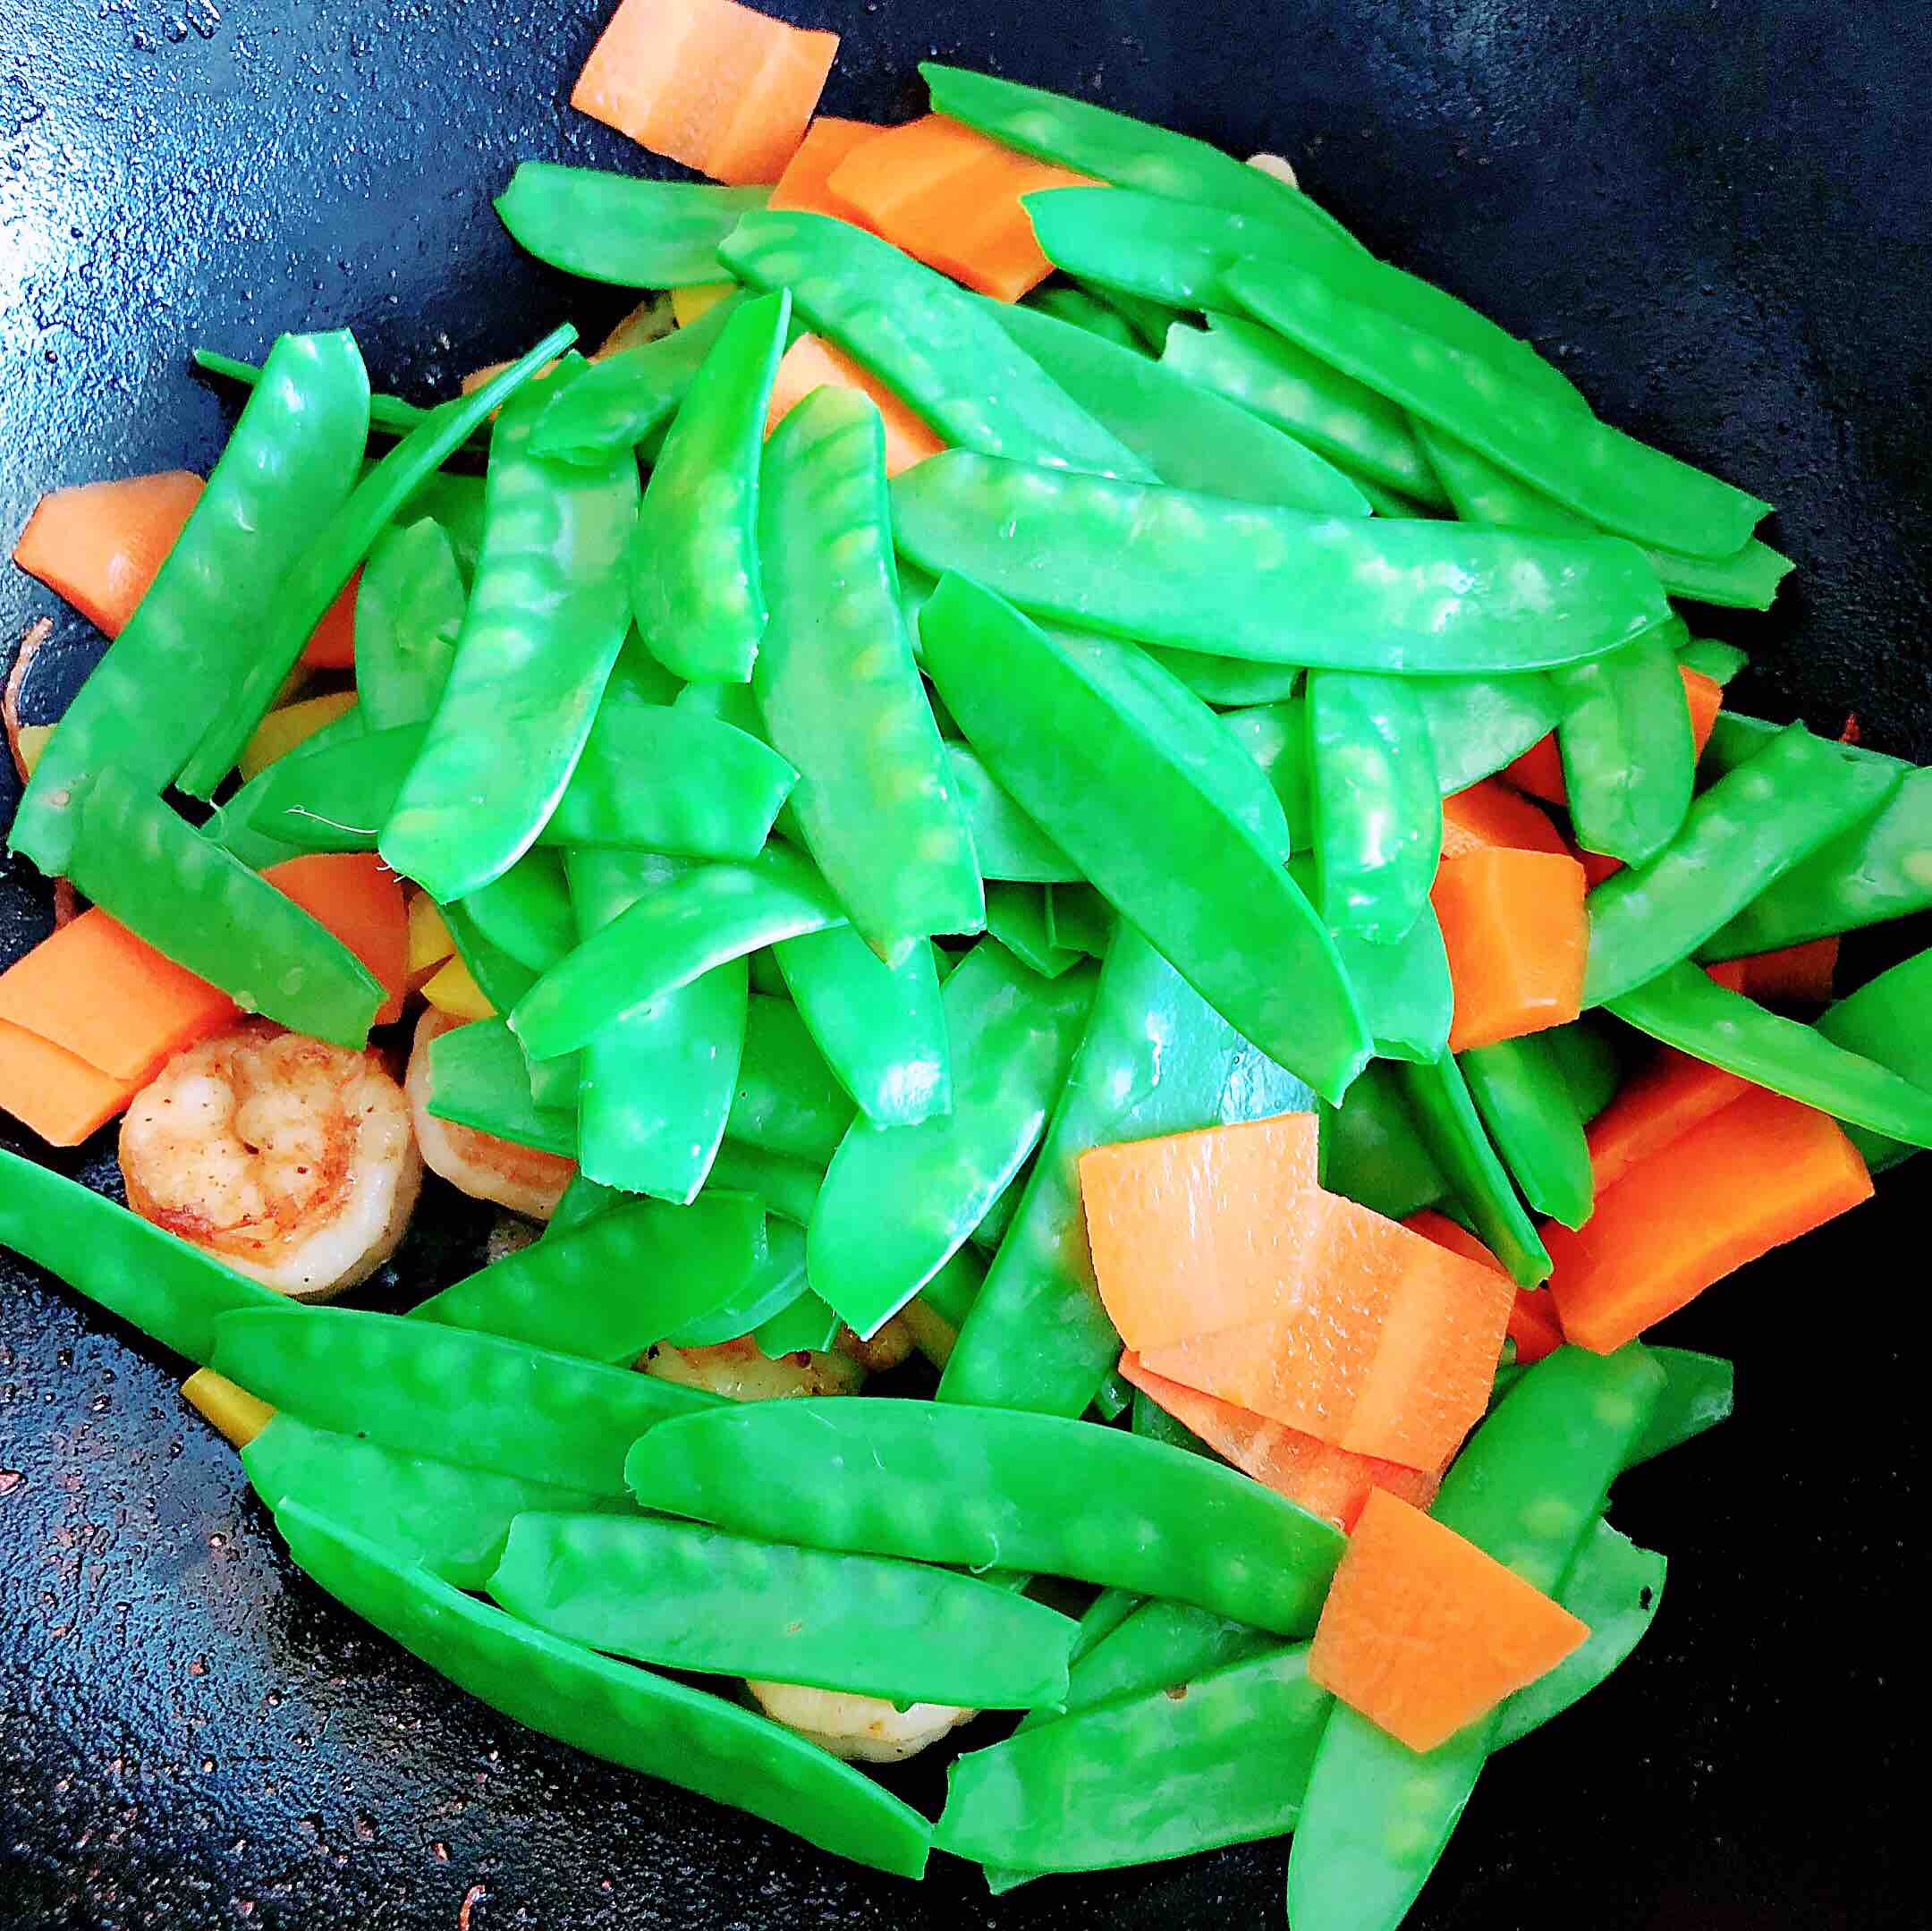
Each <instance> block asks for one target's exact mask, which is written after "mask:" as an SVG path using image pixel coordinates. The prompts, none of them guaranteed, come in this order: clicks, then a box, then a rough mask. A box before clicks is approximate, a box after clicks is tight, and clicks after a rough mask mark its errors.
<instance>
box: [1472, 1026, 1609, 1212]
mask: <svg viewBox="0 0 1932 1931" xmlns="http://www.w3.org/2000/svg"><path fill="white" fill-rule="evenodd" d="M1457 1064H1458V1065H1460V1066H1461V1067H1462V1077H1463V1079H1464V1080H1466V1081H1467V1082H1468V1085H1469V1089H1470V1098H1471V1099H1473V1100H1474V1101H1475V1102H1476V1111H1477V1113H1478V1114H1479V1115H1480V1116H1481V1119H1482V1122H1483V1124H1484V1125H1485V1126H1486V1127H1487V1128H1488V1130H1489V1137H1490V1139H1491V1140H1492V1142H1493V1143H1494V1145H1495V1147H1496V1152H1497V1154H1498V1155H1499V1156H1501V1158H1502V1161H1503V1165H1504V1166H1505V1167H1506V1168H1507V1169H1508V1170H1509V1173H1510V1175H1511V1177H1512V1178H1513V1180H1514V1181H1515V1182H1516V1184H1517V1186H1518V1187H1519V1188H1521V1190H1522V1197H1523V1198H1524V1199H1525V1200H1527V1201H1528V1202H1529V1203H1530V1207H1532V1208H1533V1209H1534V1210H1535V1211H1536V1212H1537V1213H1538V1214H1544V1215H1548V1216H1549V1217H1550V1218H1551V1219H1553V1220H1560V1221H1561V1222H1562V1223H1563V1225H1564V1226H1566V1227H1580V1226H1581V1225H1582V1224H1583V1223H1584V1222H1585V1221H1586V1220H1588V1219H1589V1215H1590V1207H1591V1204H1592V1199H1593V1183H1592V1181H1591V1176H1590V1158H1589V1143H1588V1142H1587V1141H1586V1140H1585V1139H1584V1137H1583V1114H1582V1111H1581V1109H1580V1107H1579V1106H1578V1105H1577V1102H1576V1095H1575V1094H1574V1093H1573V1092H1572V1090H1571V1088H1570V1082H1569V1080H1567V1079H1566V1078H1565V1077H1564V1074H1563V1063H1562V1062H1561V1061H1560V1060H1559V1059H1558V1058H1557V1056H1556V1054H1555V1053H1554V1052H1553V1051H1551V1049H1550V1046H1549V1036H1548V1034H1546V1033H1530V1034H1528V1035H1526V1036H1525V1037H1522V1038H1521V1039H1504V1040H1501V1041H1499V1042H1498V1043H1497V1044H1496V1045H1495V1046H1476V1047H1473V1048H1472V1049H1471V1050H1470V1051H1469V1052H1467V1053H1462V1054H1458V1055H1457Z"/></svg>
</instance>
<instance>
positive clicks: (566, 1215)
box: [538, 1170, 758, 1241]
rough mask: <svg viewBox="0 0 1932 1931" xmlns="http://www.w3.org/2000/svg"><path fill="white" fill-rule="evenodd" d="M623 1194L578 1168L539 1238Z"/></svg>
mask: <svg viewBox="0 0 1932 1931" xmlns="http://www.w3.org/2000/svg"><path fill="white" fill-rule="evenodd" d="M740 1191H741V1192H744V1193H756V1192H757V1191H758V1189H757V1188H756V1187H746V1188H742V1189H741V1190H740ZM623 1198H624V1197H623V1194H622V1193H621V1192H619V1191H618V1190H617V1189H616V1188H614V1187H606V1186H605V1185H604V1184H603V1182H602V1181H595V1180H592V1179H591V1178H590V1176H589V1174H588V1173H583V1172H582V1171H581V1170H580V1171H579V1172H577V1173H572V1175H571V1177H570V1181H569V1182H568V1184H567V1185H566V1186H565V1187H564V1189H563V1193H562V1194H561V1195H560V1196H559V1198H558V1200H557V1204H556V1206H555V1207H554V1208H553V1209H552V1210H551V1214H550V1218H549V1220H548V1221H547V1223H546V1224H545V1226H544V1231H543V1232H542V1233H541V1234H540V1235H538V1239H539V1240H545V1241H548V1240H553V1239H555V1240H561V1239H562V1238H563V1235H565V1234H566V1233H568V1232H570V1231H571V1230H572V1228H573V1227H580V1226H582V1225H583V1224H584V1223H585V1222H586V1221H591V1220H595V1219H596V1218H597V1215H599V1214H607V1213H609V1212H610V1210H611V1209H612V1208H613V1207H616V1206H618V1205H619V1204H620V1203H621V1202H622V1201H623Z"/></svg>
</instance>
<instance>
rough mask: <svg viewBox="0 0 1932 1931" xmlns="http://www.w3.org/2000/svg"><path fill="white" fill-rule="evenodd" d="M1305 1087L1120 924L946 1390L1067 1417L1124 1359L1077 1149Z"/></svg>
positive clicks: (1262, 1102)
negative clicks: (1091, 1247) (1101, 1279)
mask: <svg viewBox="0 0 1932 1931" xmlns="http://www.w3.org/2000/svg"><path fill="white" fill-rule="evenodd" d="M1312 1100H1313V1096H1312V1095H1311V1094H1310V1093H1309V1090H1308V1088H1306V1087H1305V1086H1303V1085H1302V1084H1301V1081H1300V1080H1296V1079H1294V1078H1293V1077H1292V1075H1291V1074H1289V1073H1286V1072H1284V1071H1282V1069H1281V1068H1280V1067H1278V1066H1276V1065H1275V1063H1274V1062H1273V1061H1272V1060H1270V1059H1268V1058H1267V1056H1266V1055H1265V1054H1263V1053H1262V1052H1261V1051H1260V1050H1259V1048H1258V1047H1256V1046H1250V1044H1249V1043H1248V1041H1247V1040H1245V1039H1244V1038H1242V1037H1241V1035H1240V1034H1239V1033H1238V1032H1236V1031H1235V1030H1234V1029H1233V1027H1232V1026H1230V1025H1229V1024H1228V1023H1227V1021H1225V1020H1224V1019H1223V1018H1222V1017H1221V1016H1220V1014H1219V1013H1218V1012H1216V1011H1215V1010H1214V1008H1213V1007H1212V1006H1210V1005H1209V1004H1208V1003H1207V1002H1206V1001H1205V1000H1204V999H1202V998H1201V996H1200V995H1199V993H1197V992H1196V991H1195V990H1194V989H1193V987H1191V986H1190V985H1189V984H1188V983H1187V981H1186V980H1185V979H1183V978H1182V977H1181V975H1180V974H1179V973H1178V972H1176V971H1175V970H1174V968H1173V967H1172V966H1171V965H1169V964H1168V963H1167V961H1165V959H1163V958H1162V957H1161V955H1160V954H1159V953H1157V952H1156V951H1155V950H1154V948H1153V947H1152V946H1151V945H1150V944H1148V942H1147V941H1146V940H1145V939H1144V938H1142V937H1141V936H1140V934H1139V933H1138V932H1137V931H1135V930H1134V929H1133V927H1131V926H1128V925H1124V924H1123V925H1122V926H1121V927H1119V928H1118V929H1117V930H1116V932H1115V934H1114V940H1113V943H1112V944H1111V945H1110V946H1109V947H1108V950H1107V955H1106V963H1105V964H1104V965H1103V966H1102V967H1101V970H1100V978H1099V983H1098V985H1097V987H1096V988H1095V992H1094V1001H1093V1007H1092V1011H1091V1012H1090V1013H1089V1017H1088V1021H1087V1029H1086V1031H1085V1033H1084V1034H1083V1035H1082V1037H1081V1039H1080V1048H1079V1050H1078V1052H1077V1053H1076V1054H1074V1057H1073V1063H1072V1067H1071V1069H1070V1070H1069V1071H1068V1074H1067V1078H1066V1083H1065V1084H1064V1086H1063V1087H1062V1088H1061V1089H1060V1092H1059V1095H1058V1097H1057V1098H1056V1099H1055V1102H1054V1108H1053V1117H1052V1119H1051V1121H1050V1122H1048V1124H1047V1134H1046V1138H1045V1140H1044V1141H1043V1143H1042V1145H1041V1148H1040V1154H1039V1160H1038V1165H1036V1166H1035V1167H1034V1170H1033V1177H1032V1179H1031V1180H1030V1181H1029V1182H1028V1184H1027V1189H1026V1192H1025V1194H1024V1195H1023V1196H1022V1197H1021V1199H1020V1202H1019V1205H1018V1211H1017V1212H1016V1214H1015V1215H1014V1218H1013V1226H1012V1228H1011V1229H1010V1230H1009V1232H1008V1233H1007V1236H1006V1239H1005V1240H1004V1241H1002V1242H1001V1244H1000V1249H999V1252H998V1254H997V1255H996V1258H995V1259H994V1262H993V1265H992V1266H991V1267H990V1268H989V1269H988V1270H987V1277H986V1283H985V1285H984V1286H983V1287H982V1288H981V1289H980V1291H979V1296H978V1298H977V1299H976V1300H974V1301H973V1303H972V1307H971V1310H970V1313H968V1314H967V1315H966V1317H965V1320H964V1322H963V1324H962V1325H961V1327H960V1335H959V1340H958V1342H956V1343H955V1344H954V1346H953V1353H952V1357H951V1359H949V1360H948V1361H947V1363H946V1367H945V1374H944V1375H943V1376H941V1378H940V1383H939V1398H940V1400H941V1401H944V1402H964V1403H968V1404H970V1405H972V1406H975V1407H980V1408H1025V1409H1034V1410H1039V1411H1040V1412H1042V1413H1046V1414H1056V1415H1066V1416H1074V1415H1078V1414H1080V1413H1081V1412H1082V1411H1083V1410H1085V1409H1086V1407H1087V1405H1088V1403H1089V1402H1091V1401H1092V1400H1093V1398H1094V1391H1095V1389H1096V1388H1097V1387H1098V1386H1099V1385H1100V1383H1101V1380H1102V1378H1103V1377H1104V1376H1106V1373H1107V1371H1108V1369H1110V1368H1112V1367H1113V1365H1114V1361H1115V1360H1116V1359H1118V1358H1119V1353H1120V1337H1119V1336H1118V1335H1117V1334H1115V1333H1114V1325H1113V1323H1112V1322H1111V1321H1109V1320H1108V1319H1107V1317H1106V1309H1104V1308H1103V1307H1102V1306H1101V1305H1100V1296H1099V1291H1098V1289H1097V1287H1096V1285H1095V1283H1094V1274H1093V1261H1092V1258H1091V1257H1090V1256H1089V1253H1088V1249H1087V1230H1086V1224H1085V1223H1084V1221H1083V1220H1082V1218H1081V1215H1080V1171H1079V1162H1080V1156H1081V1155H1082V1154H1083V1153H1086V1152H1087V1151H1089V1149H1090V1148H1094V1147H1097V1146H1101V1145H1104V1144H1106V1143H1109V1142H1112V1141H1115V1140H1127V1139H1151V1138H1154V1137H1156V1136H1157V1135H1160V1134H1163V1133H1174V1132H1185V1131H1191V1130H1192V1129H1193V1128H1196V1127H1203V1126H1214V1125H1218V1124H1225V1123H1232V1122H1237V1121H1243V1120H1258V1119H1266V1118H1268V1117H1269V1116H1271V1115H1273V1114H1279V1113H1295V1112H1301V1111H1304V1110H1306V1109H1307V1108H1308V1107H1309V1105H1311V1104H1312Z"/></svg>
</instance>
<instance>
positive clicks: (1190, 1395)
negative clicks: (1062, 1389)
mask: <svg viewBox="0 0 1932 1931" xmlns="http://www.w3.org/2000/svg"><path fill="white" fill-rule="evenodd" d="M1120 1371H1121V1374H1122V1375H1123V1376H1124V1377H1125V1378H1126V1379H1127V1380H1128V1381H1131V1383H1132V1384H1133V1385H1134V1386H1135V1387H1137V1388H1139V1389H1140V1392H1141V1393H1143V1394H1145V1395H1146V1396H1147V1397H1148V1400H1149V1401H1151V1402H1157V1403H1158V1404H1159V1405H1160V1406H1161V1407H1162V1408H1164V1409H1165V1410H1166V1411H1167V1412H1168V1413H1169V1414H1170V1415H1172V1416H1173V1417H1174V1419H1175V1420H1176V1421H1178V1422H1179V1423H1180V1424H1181V1426H1182V1427H1183V1428H1191V1429H1192V1430H1193V1431H1194V1433H1195V1434H1196V1435H1198V1436H1199V1437H1200V1438H1201V1440H1202V1441H1204V1442H1205V1443H1207V1444H1208V1447H1210V1448H1211V1449H1213V1450H1214V1452H1216V1454H1217V1455H1220V1456H1222V1457H1223V1458H1224V1459H1225V1460H1226V1461H1232V1462H1233V1464H1234V1466H1235V1467H1236V1468H1237V1469H1240V1470H1241V1473H1242V1474H1244V1475H1251V1476H1253V1477H1254V1478H1255V1480H1256V1481H1258V1482H1259V1483H1260V1484H1261V1485H1262V1486H1264V1487H1266V1488H1272V1489H1273V1490H1274V1491H1275V1494H1276V1495H1285V1496H1286V1497H1287V1498H1288V1500H1289V1501H1290V1502H1292V1503H1298V1504H1299V1505H1300V1506H1301V1507H1302V1508H1304V1509H1306V1510H1307V1511H1308V1512H1309V1514H1311V1515H1319V1516H1321V1517H1322V1518H1323V1519H1324V1520H1326V1521H1331V1522H1333V1523H1334V1524H1335V1527H1336V1528H1337V1529H1340V1530H1341V1531H1342V1533H1343V1535H1346V1534H1348V1532H1349V1531H1350V1530H1351V1529H1353V1528H1354V1526H1355V1522H1356V1519H1357V1517H1359V1516H1360V1514H1361V1512H1362V1505H1363V1503H1366V1502H1367V1501H1368V1500H1369V1490H1370V1489H1371V1488H1385V1489H1387V1490H1388V1491H1389V1492H1390V1494H1391V1495H1400V1496H1401V1497H1402V1500H1403V1501H1404V1502H1412V1503H1414V1504H1415V1505H1416V1507H1417V1508H1419V1509H1426V1508H1428V1505H1429V1503H1431V1502H1433V1501H1434V1500H1435V1499H1436V1488H1437V1487H1438V1486H1440V1482H1439V1478H1437V1477H1436V1476H1435V1475H1432V1474H1429V1473H1428V1472H1427V1471H1425V1470H1423V1469H1405V1468H1403V1467H1402V1464H1401V1463H1400V1462H1396V1461H1377V1459H1376V1458H1375V1457H1374V1456H1373V1455H1357V1454H1352V1453H1351V1452H1349V1451H1348V1450H1347V1449H1345V1448H1337V1447H1335V1444H1333V1443H1330V1442H1324V1441H1319V1440H1318V1439H1317V1438H1316V1437H1315V1436H1312V1435H1304V1434H1303V1433H1302V1432H1301V1429H1299V1428H1288V1427H1283V1426H1282V1424H1281V1423H1280V1422H1278V1421H1270V1420H1269V1419H1267V1416H1265V1415H1257V1414H1252V1413H1250V1411H1249V1410H1247V1409H1245V1408H1237V1407H1235V1405H1234V1404H1233V1402H1223V1401H1220V1400H1217V1399H1216V1397H1215V1396H1214V1395H1211V1394H1203V1393H1201V1392H1200V1390H1199V1389H1198V1388H1190V1387H1188V1386H1187V1385H1185V1384H1184V1383H1182V1382H1178V1381H1170V1380H1168V1378H1167V1377H1166V1376H1165V1375H1157V1374H1156V1373H1155V1372H1154V1370H1153V1369H1152V1368H1149V1367H1148V1365H1147V1363H1146V1362H1145V1361H1143V1360H1142V1359H1140V1356H1139V1355H1137V1354H1135V1353H1134V1352H1133V1351H1131V1350H1130V1351H1128V1352H1127V1353H1125V1354H1123V1356H1122V1357H1121V1363H1120Z"/></svg>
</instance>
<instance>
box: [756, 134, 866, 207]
mask: <svg viewBox="0 0 1932 1931" xmlns="http://www.w3.org/2000/svg"><path fill="white" fill-rule="evenodd" d="M884 132H885V129H884V128H882V127H877V126H875V125H874V124H873V123H871V122H870V121H842V120H840V119H839V117H838V116H837V115H836V114H820V115H819V116H818V119H817V120H816V121H814V122H813V123H812V124H811V125H810V126H809V128H807V129H806V130H805V139H804V140H801V142H800V143H799V144H798V151H797V153H795V154H794V155H793V156H792V158H791V159H790V160H789V161H787V162H786V163H785V168H784V174H781V175H780V176H779V177H778V185H777V186H776V187H775V188H774V189H773V190H772V191H771V199H770V200H769V201H767V203H766V204H765V205H766V207H770V208H787V207H791V208H801V209H803V210H804V212H805V213H806V214H808V215H832V216H836V217H837V218H838V219H839V220H841V221H849V222H852V223H854V224H857V225H858V226H860V227H861V228H862V227H865V226H866V225H867V224H866V223H865V222H864V221H862V220H861V219H860V217H859V216H858V215H857V214H856V213H854V211H853V210H852V208H850V207H846V206H845V205H844V204H843V202H841V201H836V200H835V199H833V198H832V196H831V195H830V194H829V193H828V192H827V191H826V182H828V181H830V180H831V178H832V171H833V169H834V168H835V167H837V166H838V165H840V163H841V162H843V160H844V159H845V158H846V157H847V156H848V155H851V154H853V153H856V152H857V151H858V149H860V148H862V147H864V146H865V144H866V143H867V142H868V141H869V140H874V139H875V138H876V137H877V136H878V135H880V134H883V133H884Z"/></svg>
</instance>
